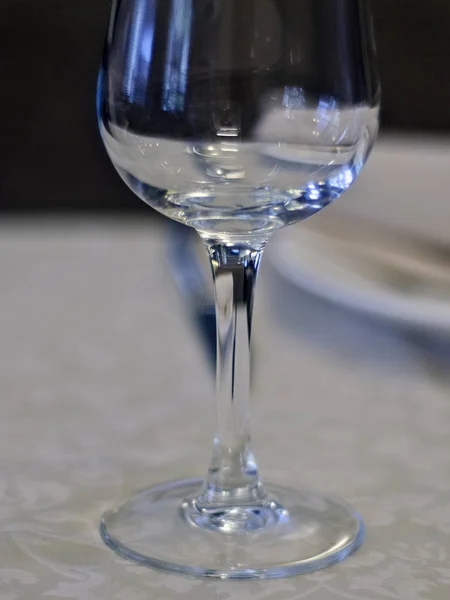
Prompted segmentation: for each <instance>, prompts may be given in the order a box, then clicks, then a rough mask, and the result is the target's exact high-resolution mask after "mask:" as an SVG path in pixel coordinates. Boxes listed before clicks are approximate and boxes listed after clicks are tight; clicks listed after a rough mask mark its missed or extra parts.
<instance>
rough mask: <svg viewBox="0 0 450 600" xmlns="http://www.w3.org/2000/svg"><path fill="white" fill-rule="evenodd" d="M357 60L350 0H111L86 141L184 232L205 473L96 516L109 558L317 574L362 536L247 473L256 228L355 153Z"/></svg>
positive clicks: (277, 221)
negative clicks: (199, 339) (197, 273)
mask: <svg viewBox="0 0 450 600" xmlns="http://www.w3.org/2000/svg"><path fill="white" fill-rule="evenodd" d="M374 57H375V50H374V44H373V36H372V29H371V19H370V12H369V6H368V3H367V2H366V0H116V1H115V2H114V3H113V9H112V15H111V20H110V25H109V31H108V36H107V43H106V51H105V55H104V62H103V65H102V69H101V72H100V78H99V91H98V113H99V123H100V129H101V135H102V137H103V141H104V144H105V146H106V149H107V151H108V154H109V156H110V158H111V160H112V162H113V164H114V166H115V167H116V169H117V171H118V172H119V174H120V175H121V177H122V178H123V179H124V181H125V182H126V183H127V184H128V186H129V187H130V188H131V189H132V190H133V191H134V192H135V193H136V194H137V195H138V196H139V197H140V198H142V200H144V201H145V202H147V203H148V204H149V205H150V206H152V207H153V208H155V209H156V210H158V211H160V212H161V213H163V214H164V215H166V216H168V217H170V218H171V219H175V220H177V221H180V222H181V223H185V224H186V225H189V226H191V227H193V228H195V229H196V230H197V232H198V233H199V235H200V237H201V238H202V240H203V242H204V244H205V246H206V249H207V251H208V253H209V257H210V260H211V266H212V271H213V276H214V280H215V292H216V320H217V430H216V435H215V438H214V444H213V454H212V459H211V463H210V467H209V470H208V472H207V475H206V478H205V479H204V480H203V481H200V480H196V479H186V480H182V481H175V482H170V483H163V484H161V485H156V486H152V487H150V488H148V489H146V490H144V491H141V492H139V493H137V494H136V495H134V496H133V497H132V498H130V499H129V500H128V501H126V502H125V503H124V504H122V505H120V506H119V507H118V508H116V509H115V510H112V511H109V512H107V513H106V514H105V515H104V517H103V520H102V523H101V533H102V536H103V538H104V540H105V541H106V543H107V544H108V545H109V546H110V547H112V548H113V549H114V550H116V551H117V552H118V553H120V554H121V555H122V556H125V557H127V558H129V559H132V560H135V561H137V562H139V563H143V564H146V565H149V566H152V567H156V568H160V569H166V570H171V571H178V572H181V573H187V574H191V575H199V576H200V575H203V576H210V577H220V578H256V577H258V578H264V577H282V576H287V575H293V574H297V573H302V572H307V571H311V570H314V569H318V568H322V567H325V566H327V565H329V564H331V563H334V562H336V561H339V560H341V559H343V558H345V557H346V556H347V555H348V554H349V553H351V552H352V551H353V550H354V549H355V548H357V547H358V545H359V544H360V543H361V541H362V538H363V525H362V522H361V520H360V517H359V516H358V514H357V513H356V512H354V510H353V509H352V508H351V507H350V506H348V505H347V504H346V503H345V502H343V501H341V500H338V499H335V498H333V497H329V496H328V495H323V494H319V493H316V492H312V491H309V490H305V489H303V488H301V487H300V488H299V489H297V488H296V487H295V486H294V487H284V486H271V485H269V484H268V485H266V484H265V483H263V481H262V480H261V478H260V475H259V472H258V467H257V463H256V461H255V458H254V455H253V453H252V450H251V446H250V428H249V414H248V402H249V345H250V333H251V317H252V305H253V294H254V288H255V283H256V277H257V274H258V268H259V264H260V260H261V255H262V252H263V249H264V247H265V245H266V244H267V242H268V240H269V238H270V236H271V234H272V233H273V232H275V231H277V230H278V229H280V228H281V227H283V226H286V225H289V224H291V223H295V222H298V221H301V220H303V219H305V218H307V217H309V216H311V215H313V214H314V213H316V212H317V211H319V210H320V209H322V208H323V207H325V206H327V205H328V204H329V203H330V202H331V201H332V200H333V199H334V198H337V197H338V196H339V195H340V194H341V193H342V192H344V191H345V190H346V189H347V188H348V187H349V186H350V185H351V184H352V183H353V181H354V180H355V178H356V177H357V176H358V174H359V172H360V171H361V169H362V167H363V165H364V163H365V161H366V159H367V156H368V154H369V151H370V149H371V146H372V144H373V142H374V139H375V137H376V132H377V128H378V104H379V84H378V80H377V75H376V69H375V66H374V61H375V58H374ZM164 400H165V401H167V399H164ZM174 406H175V405H174ZM195 418H198V416H196V417H195ZM279 433H280V435H282V434H283V432H282V431H280V432H279Z"/></svg>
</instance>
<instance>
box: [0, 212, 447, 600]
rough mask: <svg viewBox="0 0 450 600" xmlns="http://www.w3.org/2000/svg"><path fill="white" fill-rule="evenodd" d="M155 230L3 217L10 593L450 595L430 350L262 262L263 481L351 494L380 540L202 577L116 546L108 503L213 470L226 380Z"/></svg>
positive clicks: (1, 522)
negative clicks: (276, 570) (318, 564)
mask: <svg viewBox="0 0 450 600" xmlns="http://www.w3.org/2000/svg"><path fill="white" fill-rule="evenodd" d="M163 231H164V228H163V227H162V225H161V223H159V224H158V226H155V225H153V224H152V222H151V220H146V219H143V220H141V221H140V222H133V221H130V220H129V219H128V220H125V221H123V222H120V221H119V220H116V221H111V220H107V219H105V220H104V221H103V222H101V221H100V220H97V221H86V220H85V221H83V220H72V221H69V220H67V221H61V222H58V221H56V222H51V221H48V222H46V221H37V222H32V221H26V222H24V221H22V222H20V221H19V222H15V221H8V220H5V221H3V223H2V224H1V226H0V275H1V282H2V286H1V293H0V323H1V324H0V331H1V338H0V375H1V376H0V457H1V458H0V462H1V468H0V532H1V533H0V552H1V560H0V599H1V600H22V599H26V600H28V599H33V600H34V599H37V598H54V599H55V600H62V599H63V598H64V599H66V598H75V599H79V600H105V599H106V598H107V599H108V600H144V599H145V600H147V599H148V598H152V600H174V599H177V598H181V597H184V598H186V599H189V600H190V599H192V600H194V599H195V600H202V599H208V600H210V599H211V598H217V599H218V600H228V599H230V600H244V599H245V600H248V599H252V600H300V599H303V598H308V600H338V599H339V600H342V599H345V600H361V599H364V600H385V599H402V600H441V599H442V600H444V599H446V598H448V595H449V593H450V562H449V561H450V397H449V396H450V394H449V389H450V386H447V381H446V378H445V376H444V375H443V374H442V372H441V373H440V376H439V377H438V376H437V375H438V371H439V369H436V370H435V369H434V368H432V363H431V361H430V360H429V359H428V358H427V357H426V355H425V353H424V350H423V348H421V347H420V346H419V345H417V344H416V345H414V344H411V343H410V342H409V341H408V340H407V339H406V338H407V336H405V335H401V334H399V333H398V332H394V331H391V330H388V329H383V328H382V326H381V325H380V324H378V323H370V322H367V321H364V320H361V319H360V318H357V317H356V316H355V315H351V314H348V313H345V312H343V311H342V310H338V309H336V308H333V307H331V306H329V305H327V304H326V303H323V302H319V301H318V300H316V299H314V298H311V297H307V296H306V295H301V294H299V292H297V291H295V290H293V289H291V288H289V286H288V285H287V284H285V283H283V282H282V281H281V280H280V279H278V278H277V276H276V275H275V273H274V272H273V271H271V269H270V267H269V266H268V265H266V266H265V267H264V266H263V269H262V273H261V281H260V284H259V294H258V297H257V301H256V308H255V313H256V314H255V320H256V323H255V338H254V341H255V344H254V346H255V382H254V400H253V412H254V419H253V428H254V446H255V450H256V454H257V457H258V458H259V462H260V467H261V470H262V473H263V475H266V477H267V478H276V479H282V480H289V479H290V478H291V479H293V480H294V481H295V482H296V483H297V482H299V481H302V482H304V483H305V484H307V485H309V486H313V487H319V488H321V489H326V490H329V491H331V492H335V493H337V494H340V495H342V496H344V497H345V498H346V499H348V500H349V501H351V502H352V503H353V504H354V505H355V506H356V507H357V508H358V509H359V510H360V512H361V513H362V514H363V516H364V519H365V522H366V526H367V539H366V542H365V545H364V546H363V548H362V549H361V550H360V551H359V552H358V553H357V554H355V555H354V556H352V557H351V558H350V559H348V560H347V561H345V562H343V563H341V564H339V565H337V566H335V567H333V568H330V569H327V570H324V571H322V572H318V573H314V574H311V575H306V576H301V577H297V578H292V579H285V580H274V581H262V582H258V581H253V582H220V581H202V580H195V579H190V578H185V577H182V576H178V575H168V574H164V573H158V572H156V571H152V570H148V569H146V568H144V567H140V566H137V565H134V564H132V563H130V562H127V561H125V560H122V559H120V558H118V557H117V556H115V555H114V554H113V553H112V552H111V551H110V550H108V549H107V548H106V547H104V546H103V544H102V542H101V541H100V538H99V535H98V522H99V518H100V515H101V514H102V511H103V510H104V509H105V508H106V507H109V506H111V505H112V504H114V503H115V502H116V501H117V500H120V498H121V497H122V496H124V495H126V494H128V493H129V492H131V491H132V490H134V489H136V488H139V487H143V486H145V485H147V484H151V483H154V482H157V481H162V480H167V479H172V478H176V477H179V476H186V475H190V474H192V475H195V474H202V472H203V471H204V470H205V469H206V466H207V463H208V460H209V455H208V452H209V447H210V442H211V436H212V431H213V423H214V403H213V377H212V373H211V370H210V367H209V365H208V360H207V357H206V356H205V353H204V352H203V349H202V347H201V344H200V341H199V337H197V336H196V334H195V331H194V329H193V325H192V324H191V323H190V322H189V319H187V318H186V317H187V315H186V314H184V313H183V310H182V306H181V301H180V298H179V296H178V294H177V292H176V290H175V287H174V286H173V283H172V281H171V279H170V277H169V276H168V274H167V265H166V261H165V256H164V253H165V246H164V244H163Z"/></svg>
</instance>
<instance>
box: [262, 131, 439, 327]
mask: <svg viewBox="0 0 450 600" xmlns="http://www.w3.org/2000/svg"><path fill="white" fill-rule="evenodd" d="M366 169H367V170H366V172H365V173H364V174H363V176H362V177H361V180H360V181H359V182H357V184H356V185H355V186H354V187H353V188H352V189H351V190H350V191H349V192H347V194H345V195H344V197H342V198H341V199H339V200H337V201H336V202H335V203H334V204H333V206H331V207H329V208H327V209H326V210H324V211H323V212H322V213H321V214H319V215H317V216H315V217H314V218H312V219H310V221H309V222H307V223H303V224H299V225H297V226H295V227H290V228H287V229H285V230H284V231H282V232H281V233H280V234H279V235H277V236H276V238H275V239H274V241H273V242H272V244H271V245H270V244H269V248H268V258H269V261H270V262H271V263H272V265H273V266H274V267H275V268H276V269H277V271H279V273H280V274H281V275H282V276H283V277H285V278H286V279H287V280H289V281H290V282H291V283H292V284H293V285H295V286H297V287H299V288H302V289H305V290H307V291H309V292H311V293H313V294H315V295H317V296H320V297H322V298H326V299H329V300H331V301H333V302H335V303H338V304H340V305H343V306H346V307H348V308H351V309H355V310H358V311H360V312H365V313H370V314H371V315H375V316H378V317H382V318H384V319H388V320H390V321H394V322H396V323H399V324H402V325H406V326H409V327H415V328H421V329H427V330H433V331H439V332H445V333H450V145H449V144H448V143H447V144H444V143H442V142H439V143H433V142H431V141H424V140H411V139H407V140H388V141H386V140H384V141H381V142H379V144H378V146H377V148H376V149H375V151H374V153H373V156H372V158H371V159H370V161H369V164H368V166H367V167H366ZM447 243H448V248H447Z"/></svg>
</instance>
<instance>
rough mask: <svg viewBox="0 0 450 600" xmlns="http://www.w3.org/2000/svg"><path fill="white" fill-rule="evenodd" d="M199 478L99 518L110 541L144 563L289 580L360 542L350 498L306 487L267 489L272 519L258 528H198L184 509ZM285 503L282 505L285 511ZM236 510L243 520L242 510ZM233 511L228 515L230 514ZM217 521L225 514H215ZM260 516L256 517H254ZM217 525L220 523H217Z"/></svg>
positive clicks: (150, 492)
mask: <svg viewBox="0 0 450 600" xmlns="http://www.w3.org/2000/svg"><path fill="white" fill-rule="evenodd" d="M201 485H202V481H201V480H200V479H185V480H180V481H174V482H170V483H164V484H161V485H156V486H153V487H151V488H148V489H146V490H143V491H141V492H138V493H137V494H136V495H134V496H133V497H131V498H130V499H129V500H127V501H126V502H125V503H124V504H122V505H121V506H119V507H118V508H117V509H115V510H112V511H108V512H106V513H105V515H104V516H103V518H102V522H101V526H100V531H101V535H102V537H103V539H104V541H105V542H106V544H107V545H108V546H110V547H111V548H112V549H113V550H114V551H115V552H117V553H118V554H120V555H121V556H123V557H125V558H128V559H130V560H133V561H136V562H138V563H141V564H143V565H147V566H149V567H153V568H156V569H162V570H165V571H176V572H179V573H184V574H187V575H195V576H203V577H217V578H220V579H251V578H260V579H264V578H276V577H288V576H291V575H297V574H300V573H307V572H310V571H315V570H316V569H322V568H324V567H327V566H329V565H331V564H333V563H336V562H338V561H341V560H343V559H344V558H346V557H347V556H348V555H349V554H351V553H352V552H353V551H354V550H356V549H357V548H358V546H360V545H361V543H362V541H363V537H364V526H363V523H362V521H361V518H360V516H359V515H358V514H357V513H355V512H354V511H353V509H352V508H351V507H350V506H348V505H347V504H346V503H345V502H343V501H341V500H338V499H335V498H332V497H329V496H325V495H321V494H317V493H315V492H311V491H307V490H294V489H291V488H287V487H284V486H270V485H268V486H267V491H268V493H269V495H270V498H271V501H270V503H269V504H268V505H267V507H266V510H267V511H269V510H270V506H272V507H273V511H274V515H273V518H268V516H267V514H266V515H261V523H262V526H261V527H243V528H240V529H239V530H238V528H230V529H228V531H227V530H226V529H224V528H223V527H217V528H215V527H208V526H206V527H204V526H203V524H201V525H198V524H196V523H195V521H193V520H192V518H190V517H189V515H188V514H187V512H186V506H187V505H189V504H190V501H189V500H188V501H187V502H186V499H189V498H192V497H195V495H196V494H197V493H198V492H199V489H200V487H201ZM281 507H282V508H281ZM236 510H237V521H236V523H238V522H239V521H240V520H241V519H242V518H244V520H245V510H243V509H242V507H240V508H239V509H236ZM230 516H231V517H232V516H233V513H232V512H231V514H230V515H228V514H227V515H225V519H227V518H229V517H230ZM214 518H215V519H216V520H217V519H218V522H221V521H220V516H219V515H218V514H217V511H215V514H214ZM256 518H257V515H254V514H252V515H251V519H256ZM216 522H217V521H216Z"/></svg>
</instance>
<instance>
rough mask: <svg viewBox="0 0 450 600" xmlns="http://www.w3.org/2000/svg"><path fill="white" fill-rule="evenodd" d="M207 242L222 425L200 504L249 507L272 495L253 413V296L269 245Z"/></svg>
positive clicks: (217, 393)
mask: <svg viewBox="0 0 450 600" xmlns="http://www.w3.org/2000/svg"><path fill="white" fill-rule="evenodd" d="M206 246H207V249H208V252H209V256H210V261H211V266H212V271H213V277H214V283H215V295H216V328H217V367H216V368H217V382H216V395H217V430H216V435H215V439H214V449H213V456H212V460H211V464H210V467H209V471H208V475H207V477H206V480H205V485H204V488H203V491H202V493H201V496H200V497H199V498H197V508H207V507H208V506H209V507H211V506H216V507H218V506H222V507H227V506H228V507H230V506H247V507H249V506H252V505H257V504H261V503H263V502H264V501H265V500H266V498H267V496H266V492H265V490H264V488H263V486H262V484H261V481H260V478H259V473H258V468H257V464H256V461H255V459H254V456H253V453H252V451H251V448H250V417H249V397H250V338H251V326H252V311H253V295H254V290H255V284H256V279H257V275H258V270H259V264H260V260H261V255H262V250H263V248H261V247H259V248H258V249H255V248H254V247H249V246H246V245H239V244H233V245H231V244H230V245H226V244H223V243H210V242H207V244H206ZM200 505H201V506H200Z"/></svg>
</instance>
